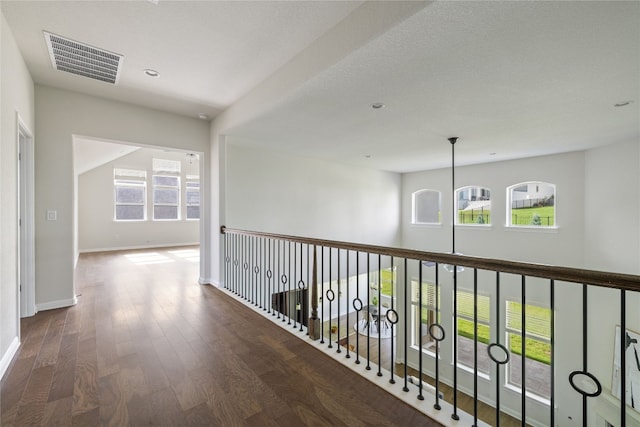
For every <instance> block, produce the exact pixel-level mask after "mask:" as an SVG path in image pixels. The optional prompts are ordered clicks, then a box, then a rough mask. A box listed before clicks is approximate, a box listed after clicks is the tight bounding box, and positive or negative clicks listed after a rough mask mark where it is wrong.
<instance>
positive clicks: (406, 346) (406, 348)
mask: <svg viewBox="0 0 640 427" xmlns="http://www.w3.org/2000/svg"><path fill="white" fill-rule="evenodd" d="M407 274H408V270H407V259H406V258H405V259H404V344H403V345H404V356H403V357H404V361H403V365H404V387H402V391H405V392H407V391H409V387H408V384H407V381H408V379H409V378H408V375H407V360H408V356H407V355H408V352H409V344H408V341H409V336H408V329H409V313H408V311H407V310H408V309H409V307H408V306H407V299H408V298H409V291H408V290H407ZM437 360H438V355H436V361H437Z"/></svg>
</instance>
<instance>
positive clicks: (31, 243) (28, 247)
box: [16, 113, 36, 317]
mask: <svg viewBox="0 0 640 427" xmlns="http://www.w3.org/2000/svg"><path fill="white" fill-rule="evenodd" d="M16 144H17V150H16V151H17V154H16V162H17V171H16V173H17V197H18V203H17V210H18V212H17V218H18V224H17V233H18V234H17V236H18V254H17V266H16V268H17V273H18V274H17V277H18V283H17V286H18V289H17V295H18V301H17V304H18V307H17V308H18V313H20V317H29V316H33V315H34V314H36V301H35V299H36V298H35V297H36V296H35V215H34V204H35V185H34V181H35V177H34V173H35V169H34V145H33V133H32V132H31V130H30V129H29V127H28V126H27V125H26V123H25V122H24V121H23V120H22V118H21V117H20V114H19V113H16Z"/></svg>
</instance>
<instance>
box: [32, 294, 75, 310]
mask: <svg viewBox="0 0 640 427" xmlns="http://www.w3.org/2000/svg"><path fill="white" fill-rule="evenodd" d="M77 303H78V298H77V297H73V298H70V299H61V300H57V301H47V302H43V303H40V304H36V310H37V311H40V310H53V309H56V308H63V307H71V306H73V305H76V304H77Z"/></svg>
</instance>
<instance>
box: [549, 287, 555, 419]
mask: <svg viewBox="0 0 640 427" xmlns="http://www.w3.org/2000/svg"><path fill="white" fill-rule="evenodd" d="M549 306H550V308H551V319H550V321H551V324H550V325H549V326H550V328H551V330H550V331H549V332H550V335H551V339H550V344H551V360H550V367H551V372H550V378H549V383H550V384H551V396H550V405H549V414H550V418H551V419H550V423H549V425H551V426H555V425H556V422H555V411H554V408H555V407H556V405H555V398H554V394H555V387H556V386H555V369H556V367H555V317H556V312H555V310H556V308H555V283H554V281H553V279H551V281H550V283H549Z"/></svg>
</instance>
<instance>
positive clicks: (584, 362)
mask: <svg viewBox="0 0 640 427" xmlns="http://www.w3.org/2000/svg"><path fill="white" fill-rule="evenodd" d="M587 303H588V287H587V285H586V284H583V285H582V371H573V372H571V374H569V384H571V387H573V389H574V390H575V391H577V392H578V393H580V394H581V395H582V425H583V426H585V427H586V425H587V398H589V397H596V396H599V395H600V393H602V385H601V384H600V381H598V379H597V378H596V377H595V376H594V375H593V374H591V373H590V372H589V371H588V370H587V368H588V358H587V353H588V349H589V337H588V335H587V320H588V305H587ZM623 354H624V353H623ZM623 357H624V356H623ZM623 360H624V359H623ZM578 375H580V376H583V377H586V378H589V379H590V380H591V381H592V382H593V384H594V386H595V388H596V390H595V391H590V390H584V389H583V388H581V386H582V385H583V384H584V382H585V380H586V378H584V379H583V380H582V381H581V382H580V383H581V384H580V383H579V384H580V386H579V385H578V384H577V383H576V381H575V379H574V378H575V377H576V376H578ZM622 381H623V382H622V388H623V389H624V378H623V379H622ZM621 402H622V401H621ZM622 406H624V404H622ZM623 425H624V421H623Z"/></svg>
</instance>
